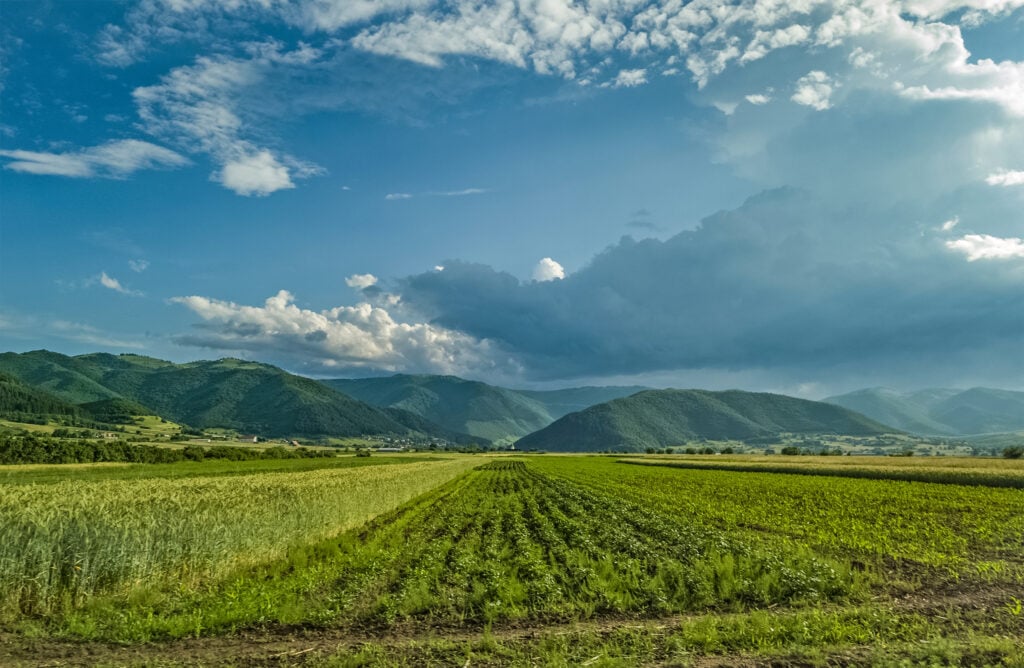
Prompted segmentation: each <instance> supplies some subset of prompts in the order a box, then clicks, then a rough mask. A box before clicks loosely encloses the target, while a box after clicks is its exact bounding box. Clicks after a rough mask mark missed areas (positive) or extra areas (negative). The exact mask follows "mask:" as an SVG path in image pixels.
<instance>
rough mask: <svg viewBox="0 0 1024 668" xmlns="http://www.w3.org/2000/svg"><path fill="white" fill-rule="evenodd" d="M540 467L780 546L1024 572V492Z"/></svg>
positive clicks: (620, 467)
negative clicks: (795, 546)
mask: <svg viewBox="0 0 1024 668" xmlns="http://www.w3.org/2000/svg"><path fill="white" fill-rule="evenodd" d="M531 466H534V467H536V468H537V469H538V470H540V471H543V472H545V473H548V474H551V475H555V476H558V477H560V478H564V479H568V480H572V481H574V482H576V483H578V484H581V485H584V486H586V487H587V488H588V489H592V490H594V491H597V492H599V493H602V494H608V495H611V496H615V497H618V498H624V499H629V500H630V501H632V502H634V503H637V504H639V505H642V506H644V507H647V508H651V509H654V510H656V511H659V512H663V513H666V514H670V515H674V516H677V517H686V518H688V521H690V522H694V523H699V524H701V525H705V526H712V527H717V528H720V529H722V530H724V531H725V532H726V533H727V534H728V535H730V536H743V537H745V538H746V539H747V540H753V541H760V542H764V543H767V544H771V545H779V544H783V543H790V544H796V545H801V546H804V547H806V548H809V549H813V550H815V551H816V552H818V553H822V554H829V555H832V556H834V557H837V558H854V559H857V560H860V561H864V562H878V563H881V562H883V561H885V562H890V563H891V562H892V560H897V561H898V562H899V563H904V564H909V565H917V566H922V567H927V568H940V569H942V571H944V572H955V573H956V574H957V575H963V576H969V575H971V574H972V573H973V574H977V573H978V572H979V571H981V572H984V573H988V574H992V573H997V574H998V573H1003V574H1004V575H1006V577H1010V578H1012V574H1013V573H1024V571H1022V570H1021V566H1022V563H1024V492H1022V491H1021V490H1017V489H1002V488H989V487H982V486H961V485H949V484H922V483H917V482H905V481H898V480H870V479H858V478H849V477H841V476H829V477H826V476H804V475H780V474H778V473H769V472H761V473H754V472H734V471H725V470H699V469H680V468H674V467H666V466H635V465H630V464H627V463H618V462H616V461H615V460H614V459H609V458H590V459H588V460H586V461H585V462H584V463H582V465H581V463H579V462H577V461H574V460H572V459H568V458H547V459H542V458H537V459H536V460H535V461H534V462H531Z"/></svg>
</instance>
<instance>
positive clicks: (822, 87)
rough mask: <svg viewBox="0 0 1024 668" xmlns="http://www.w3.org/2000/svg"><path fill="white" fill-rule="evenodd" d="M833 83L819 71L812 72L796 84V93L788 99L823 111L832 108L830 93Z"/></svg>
mask: <svg viewBox="0 0 1024 668" xmlns="http://www.w3.org/2000/svg"><path fill="white" fill-rule="evenodd" d="M834 88H835V83H834V82H833V81H832V78H831V77H829V75H827V74H825V73H824V72H822V71H821V70H812V71H811V72H808V73H807V74H806V75H804V76H802V77H800V79H799V80H798V81H797V82H796V92H795V93H793V97H791V98H790V99H791V100H793V101H794V102H796V103H797V104H802V105H804V106H806V107H811V108H812V109H815V110H816V111H824V110H826V109H829V108H831V107H832V101H831V99H830V98H831V97H832V91H833V90H834Z"/></svg>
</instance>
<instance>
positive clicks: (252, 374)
mask: <svg viewBox="0 0 1024 668" xmlns="http://www.w3.org/2000/svg"><path fill="white" fill-rule="evenodd" d="M0 372H2V373H5V374H8V376H10V377H13V378H14V379H17V380H18V381H20V384H21V385H23V386H28V389H30V390H32V391H33V392H35V393H37V394H36V404H38V402H39V400H41V398H42V397H44V396H45V397H48V400H49V401H51V403H53V409H52V410H47V411H45V412H48V413H54V412H58V413H59V412H61V411H64V410H66V409H65V408H61V407H62V406H67V405H70V406H72V407H73V409H74V410H81V411H82V412H83V413H88V414H91V415H92V416H94V417H97V418H99V417H102V416H104V415H107V416H109V415H112V414H123V413H124V412H126V411H129V412H130V411H131V410H138V411H143V412H144V413H145V414H154V415H159V416H161V417H165V418H167V419H170V420H173V421H174V422H178V423H181V424H186V425H189V426H192V427H197V428H209V427H221V428H227V429H234V430H237V431H240V432H249V433H255V434H259V435H262V436H267V437H279V436H341V437H344V436H366V435H384V434H389V435H398V436H406V435H418V436H425V437H429V438H443V439H445V440H448V441H452V442H454V443H469V442H477V443H480V444H486V441H484V440H483V439H480V438H474V437H472V436H470V435H468V434H462V433H457V432H454V431H452V430H448V429H445V428H444V427H441V426H439V425H436V424H433V423H432V422H430V421H429V420H426V419H424V418H423V417H421V416H419V415H416V414H413V413H410V412H408V411H405V410H402V409H381V408H377V407H374V406H370V405H369V404H367V403H364V402H362V401H359V400H357V399H354V398H352V397H350V396H348V395H346V394H343V393H341V392H338V391H336V390H334V389H332V388H330V387H328V386H326V385H324V384H322V383H320V382H318V381H315V380H312V379H310V378H305V377H302V376H296V375H293V374H290V373H288V372H286V371H283V370H282V369H279V368H277V367H274V366H270V365H268V364H260V363H257V362H247V361H243V360H237V359H222V360H217V361H214V362H190V363H188V364H174V363H172V362H167V361H164V360H158V359H154V358H151V357H143V356H140V355H110V354H106V353H95V354H90V355H78V356H75V357H69V356H67V355H61V354H59V353H53V352H49V351H45V350H42V351H33V352H28V353H23V354H16V353H4V354H0ZM8 384H9V385H11V383H8ZM12 387H14V386H13V385H12ZM18 391H19V392H20V393H21V394H19V395H18V396H22V395H24V394H25V392H24V389H19V390H18ZM40 393H44V394H40ZM23 403H24V402H23ZM25 405H26V406H28V405H35V404H28V403H26V404H25ZM23 412H24V411H23Z"/></svg>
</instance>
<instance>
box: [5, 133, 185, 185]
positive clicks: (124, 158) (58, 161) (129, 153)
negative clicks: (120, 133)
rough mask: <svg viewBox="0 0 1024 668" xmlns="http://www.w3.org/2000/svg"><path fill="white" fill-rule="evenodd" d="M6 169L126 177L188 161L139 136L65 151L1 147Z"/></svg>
mask: <svg viewBox="0 0 1024 668" xmlns="http://www.w3.org/2000/svg"><path fill="white" fill-rule="evenodd" d="M0 157H4V158H7V159H8V160H9V162H7V163H6V164H5V165H4V168H5V169H10V170H13V171H16V172H24V173H26V174H45V175H50V176H70V177H74V178H89V177H102V178H110V179H123V178H126V177H128V176H130V175H131V174H133V173H135V172H137V171H139V170H143V169H169V168H175V167H183V166H185V165H187V164H189V161H188V159H187V158H185V157H183V156H181V155H179V154H177V153H175V152H174V151H172V150H170V149H168V148H164V147H163V146H157V145H156V144H151V143H149V142H145V141H140V140H138V139H121V140H116V141H110V142H107V143H105V144H100V145H99V146H91V147H87V148H81V149H77V150H74V151H68V152H64V153H50V152H39V151H23V150H0Z"/></svg>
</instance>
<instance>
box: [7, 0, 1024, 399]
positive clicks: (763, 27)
mask: <svg viewBox="0 0 1024 668" xmlns="http://www.w3.org/2000/svg"><path fill="white" fill-rule="evenodd" d="M0 13H2V21H0V24H2V26H3V27H2V28H0V85H2V89H0V96H2V97H0V104H2V107H0V166H2V169H0V188H2V194H0V195H2V199H0V348H3V349H7V350H16V351H23V350H31V349H36V348H41V347H46V348H50V349H54V350H58V351H61V352H67V353H80V352H89V351H94V350H109V351H113V352H140V353H145V354H151V355H154V356H158V357H162V358H168V359H174V360H179V361H180V360H190V359H198V358H211V357H219V356H228V355H231V356H240V357H248V358H252V359H258V360H262V361H267V362H271V363H276V364H280V365H282V366H284V367H286V368H288V369H290V370H292V371H296V372H300V373H307V374H311V375H327V376H332V375H336V376H352V375H366V374H376V373H387V372H394V371H407V372H424V373H455V374H459V375H463V376H467V377H472V378H479V379H483V380H488V381H493V382H500V383H507V384H511V385H536V386H549V385H550V386H558V385H569V384H578V383H583V382H587V383H595V382H604V383H608V382H644V383H649V384H654V385H673V386H704V387H713V388H718V387H744V388H749V389H769V390H777V391H784V392H789V393H792V394H800V395H803V396H822V395H823V394H826V393H829V392H834V391H840V390H844V389H851V388H854V387H859V386H866V385H889V386H895V387H902V388H912V387H921V386H927V385H949V386H969V385H976V384H986V385H997V386H1003V387H1021V386H1022V385H1021V381H1020V380H1019V379H1020V378H1021V372H1022V371H1024V356H1022V355H1021V354H1020V353H1021V343H1022V333H1024V292H1022V287H1021V286H1022V285H1024V282H1022V279H1024V241H1021V237H1022V236H1024V1H1022V0H1000V1H999V2H982V1H980V0H917V1H911V2H896V1H893V0H876V1H874V2H871V3H849V2H832V1H824V0H821V1H819V0H808V1H807V2H806V3H777V2H772V1H770V0H750V1H748V2H744V3H738V4H730V3H723V2H711V1H710V0H694V1H693V2H689V3H681V2H675V1H670V2H662V3H651V2H640V1H636V0H600V1H599V0H592V1H591V2H566V1H563V0H542V1H536V2H528V1H526V0H523V1H521V2H513V1H499V2H468V1H466V0H450V1H447V2H440V1H435V0H386V1H382V2H361V1H353V0H348V1H341V0H307V1H305V2H289V3H285V2H278V1H276V0H236V1H234V2H230V3H224V2H213V1H212V0H210V1H208V0H142V1H141V2H117V3H115V2H109V3H103V2H99V3H70V2H69V3H63V2H48V3H4V4H3V5H2V7H0Z"/></svg>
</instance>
